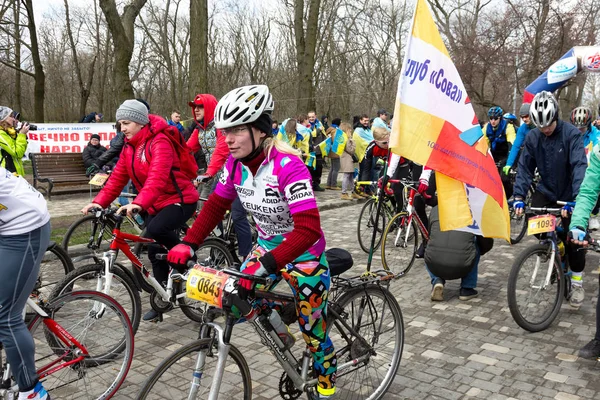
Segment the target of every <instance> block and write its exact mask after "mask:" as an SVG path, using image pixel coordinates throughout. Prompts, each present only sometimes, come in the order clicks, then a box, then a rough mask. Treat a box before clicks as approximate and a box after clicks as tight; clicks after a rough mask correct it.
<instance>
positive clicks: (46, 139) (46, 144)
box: [25, 123, 117, 156]
mask: <svg viewBox="0 0 600 400" xmlns="http://www.w3.org/2000/svg"><path fill="white" fill-rule="evenodd" d="M36 125H37V127H38V129H37V130H36V131H29V133H28V134H27V140H28V142H29V144H28V146H27V151H26V152H25V156H28V155H29V153H81V152H83V149H85V147H86V146H87V145H88V142H89V141H90V137H91V136H92V135H93V134H97V135H100V144H102V145H103V146H105V147H109V143H110V140H111V139H112V138H114V137H115V136H116V134H117V131H116V129H115V124H112V123H99V124H98V123H95V124H36Z"/></svg>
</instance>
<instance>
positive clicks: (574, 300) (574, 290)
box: [569, 285, 585, 309]
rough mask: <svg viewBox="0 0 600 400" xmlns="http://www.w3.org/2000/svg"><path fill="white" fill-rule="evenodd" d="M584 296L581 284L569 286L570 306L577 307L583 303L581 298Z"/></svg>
mask: <svg viewBox="0 0 600 400" xmlns="http://www.w3.org/2000/svg"><path fill="white" fill-rule="evenodd" d="M584 298H585V290H583V286H576V285H572V286H571V298H570V299H569V305H570V306H571V307H572V308H575V309H577V308H579V307H581V305H582V304H583V299H584Z"/></svg>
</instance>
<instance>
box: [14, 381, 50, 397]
mask: <svg viewBox="0 0 600 400" xmlns="http://www.w3.org/2000/svg"><path fill="white" fill-rule="evenodd" d="M10 398H11V399H12V397H10ZM19 399H31V400H52V399H51V398H50V395H49V394H48V392H47V391H46V389H44V386H43V385H42V383H41V382H38V383H37V384H36V385H35V387H34V388H33V389H32V390H30V391H29V392H21V393H19Z"/></svg>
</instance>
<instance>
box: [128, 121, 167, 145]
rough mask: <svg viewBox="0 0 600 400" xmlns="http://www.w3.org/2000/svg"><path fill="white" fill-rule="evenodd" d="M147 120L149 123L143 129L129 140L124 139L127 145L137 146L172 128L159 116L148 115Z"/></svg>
mask: <svg viewBox="0 0 600 400" xmlns="http://www.w3.org/2000/svg"><path fill="white" fill-rule="evenodd" d="M148 120H149V121H150V122H149V123H148V124H146V125H144V127H143V128H142V129H141V130H140V131H139V132H138V133H137V134H136V135H135V136H134V137H132V138H131V139H127V138H126V137H125V143H129V144H131V145H132V146H137V145H138V144H139V143H142V142H145V141H146V140H148V139H149V138H150V137H152V136H154V135H155V134H157V133H158V132H163V131H165V130H167V129H169V128H173V127H172V126H170V125H169V124H167V121H165V119H164V118H163V117H161V116H160V115H154V114H148Z"/></svg>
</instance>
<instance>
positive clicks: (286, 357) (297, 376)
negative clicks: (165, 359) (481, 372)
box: [188, 276, 389, 400]
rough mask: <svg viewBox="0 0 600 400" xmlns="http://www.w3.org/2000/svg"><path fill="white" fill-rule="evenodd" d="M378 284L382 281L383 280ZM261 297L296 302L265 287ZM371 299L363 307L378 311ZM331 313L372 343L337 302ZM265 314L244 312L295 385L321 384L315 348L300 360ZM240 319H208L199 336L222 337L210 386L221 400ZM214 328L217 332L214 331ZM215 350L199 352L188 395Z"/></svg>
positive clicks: (348, 364)
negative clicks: (315, 372)
mask: <svg viewBox="0 0 600 400" xmlns="http://www.w3.org/2000/svg"><path fill="white" fill-rule="evenodd" d="M356 279H362V278H356ZM388 279H389V278H388V277H387V276H384V277H381V280H380V282H385V281H387V280H388ZM351 281H353V279H348V283H347V286H348V287H351V288H352V287H358V286H364V287H366V286H367V285H369V284H372V283H373V281H372V280H371V281H367V282H365V281H362V282H360V284H352V283H351ZM378 285H380V283H379V284H378ZM380 287H381V286H380ZM382 290H383V289H382ZM261 298H262V299H267V300H270V301H275V302H281V303H282V304H286V303H290V302H291V303H294V302H295V299H294V297H293V296H292V295H289V294H284V293H274V292H263V291H260V292H257V299H261ZM369 301H370V298H369V297H365V298H364V299H363V301H362V302H361V307H363V308H364V307H369V309H370V310H374V311H377V310H375V308H374V306H373V305H372V304H369ZM328 314H329V315H331V317H333V318H334V321H335V323H339V324H341V325H343V327H344V328H345V329H346V330H347V331H348V332H350V333H352V334H353V335H354V336H356V337H357V338H359V339H360V340H361V341H362V342H363V345H364V346H366V347H371V346H370V344H369V343H368V342H367V341H366V340H365V339H364V338H363V337H362V336H360V335H359V334H358V333H357V332H356V330H355V329H354V328H353V327H351V326H349V325H348V323H347V322H346V321H345V320H344V319H343V318H340V314H339V313H338V311H337V310H336V307H335V302H332V304H331V306H330V307H328ZM261 315H262V314H261V312H260V309H259V308H258V307H257V306H253V307H252V309H251V311H250V313H249V314H247V315H246V316H244V318H245V320H246V321H248V322H250V323H252V325H253V327H254V330H255V331H256V333H258V335H259V337H260V339H261V343H263V344H264V345H265V346H266V347H267V348H269V350H270V351H271V353H272V354H273V355H274V356H275V358H276V359H277V361H278V362H279V364H280V365H281V367H282V368H283V370H284V371H285V373H286V374H287V376H288V377H289V378H290V379H291V381H292V382H293V383H294V386H295V387H296V388H297V389H298V390H301V391H303V392H306V391H307V390H308V389H309V388H312V387H315V386H316V385H317V384H318V378H309V372H310V363H311V360H312V354H311V352H310V351H309V350H308V348H306V349H305V350H304V351H303V352H302V361H301V363H300V362H299V361H298V360H297V359H296V357H295V356H294V354H292V352H291V351H290V349H285V346H284V344H283V342H281V339H280V338H279V336H278V335H277V333H276V332H275V330H274V329H272V328H271V327H268V326H265V325H264V324H263V322H262V321H261V318H260V316H261ZM377 319H378V320H379V318H377ZM237 321H238V319H237V318H236V317H234V316H232V315H231V314H229V315H228V316H227V320H226V323H225V328H223V327H222V326H221V325H219V324H216V323H213V322H212V321H210V320H209V321H208V322H205V323H203V324H202V326H201V327H200V335H199V337H200V338H201V339H202V338H208V337H209V335H212V338H213V339H215V337H216V338H217V339H218V341H217V343H218V348H217V351H218V355H217V357H218V358H217V367H216V371H215V375H214V376H213V379H212V384H211V388H210V392H209V396H208V399H209V400H217V398H218V394H219V390H220V386H221V380H222V377H223V373H224V371H225V361H226V359H227V356H228V354H229V349H230V348H231V345H230V339H231V334H232V331H233V326H234V325H235V324H236V322H237ZM359 325H360V323H359ZM211 331H212V332H214V333H212V334H211ZM283 349H285V350H283ZM211 351H212V345H211V346H209V347H208V348H207V350H206V351H201V352H200V353H199V354H198V359H197V360H196V365H195V369H194V372H193V379H192V388H191V391H190V393H189V395H188V399H195V398H196V395H197V391H198V388H199V387H200V380H201V378H202V368H203V367H204V364H205V361H206V357H207V353H208V352H211ZM372 354H373V353H372V352H369V353H366V354H364V355H362V356H360V357H358V358H354V359H352V360H350V361H347V362H345V363H343V364H340V365H338V367H337V371H338V373H340V372H343V371H344V370H345V369H348V368H350V367H353V366H356V365H359V364H360V363H362V362H364V361H366V360H368V358H370V356H371V355H372Z"/></svg>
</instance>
